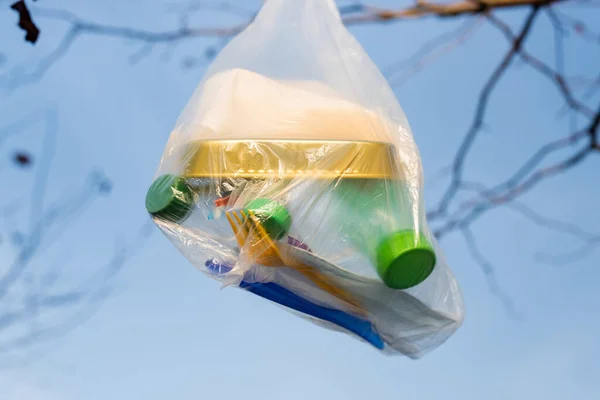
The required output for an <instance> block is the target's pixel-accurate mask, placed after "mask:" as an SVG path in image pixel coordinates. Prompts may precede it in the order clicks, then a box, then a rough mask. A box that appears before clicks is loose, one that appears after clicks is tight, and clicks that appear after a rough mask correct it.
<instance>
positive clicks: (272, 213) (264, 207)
mask: <svg viewBox="0 0 600 400" xmlns="http://www.w3.org/2000/svg"><path fill="white" fill-rule="evenodd" d="M245 208H246V211H252V213H253V214H254V215H256V216H257V217H258V219H259V220H260V221H261V223H262V226H263V227H264V228H265V230H266V231H267V233H268V235H269V236H270V237H271V238H272V239H274V240H279V239H281V238H283V237H284V236H285V235H286V234H287V233H288V231H289V230H290V226H291V225H292V217H291V215H290V213H289V211H288V210H287V209H286V208H285V206H284V205H283V204H281V203H280V202H278V201H276V200H271V199H268V198H264V197H259V198H257V199H254V200H252V201H251V202H250V203H249V204H248V205H247V206H246V207H245Z"/></svg>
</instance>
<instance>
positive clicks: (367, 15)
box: [345, 0, 561, 24]
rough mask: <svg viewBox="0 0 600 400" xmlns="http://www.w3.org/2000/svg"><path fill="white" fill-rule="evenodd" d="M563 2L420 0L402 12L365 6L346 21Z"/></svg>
mask: <svg viewBox="0 0 600 400" xmlns="http://www.w3.org/2000/svg"><path fill="white" fill-rule="evenodd" d="M560 1H561V0H478V1H473V0H462V1H461V0H459V1H455V2H452V3H446V4H438V3H430V2H428V1H425V0H418V1H416V4H415V5H414V6H410V7H407V8H403V9H400V10H386V9H380V8H376V7H369V6H364V7H362V8H360V9H359V14H358V15H353V16H349V17H347V18H346V19H345V21H346V22H347V23H349V24H354V23H366V22H385V21H393V20H401V19H409V18H422V17H427V16H436V17H456V16H462V15H472V14H479V13H486V12H488V11H489V10H492V9H505V8H519V7H532V6H534V7H541V6H548V5H550V4H554V3H558V2H560Z"/></svg>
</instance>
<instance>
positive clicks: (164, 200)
mask: <svg viewBox="0 0 600 400" xmlns="http://www.w3.org/2000/svg"><path fill="white" fill-rule="evenodd" d="M193 207H194V197H193V196H192V192H191V190H190V188H189V187H188V185H187V183H186V182H185V179H184V178H182V177H180V176H176V175H170V174H166V175H162V176H159V177H158V178H156V180H155V181H154V182H153V183H152V185H150V188H149V189H148V193H147V194H146V209H147V210H148V212H149V213H150V214H152V215H153V216H155V217H158V218H161V219H165V220H168V221H172V222H176V223H181V222H183V221H185V219H186V218H187V217H188V216H189V215H190V213H191V212H192V209H193Z"/></svg>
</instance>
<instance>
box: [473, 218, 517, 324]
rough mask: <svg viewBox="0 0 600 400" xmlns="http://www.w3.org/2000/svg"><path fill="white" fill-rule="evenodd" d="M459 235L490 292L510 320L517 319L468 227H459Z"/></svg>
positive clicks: (491, 266) (493, 271)
mask: <svg viewBox="0 0 600 400" xmlns="http://www.w3.org/2000/svg"><path fill="white" fill-rule="evenodd" d="M461 233H462V235H463V238H464V239H465V242H466V244H467V249H468V250H469V253H470V254H471V257H473V259H474V260H475V261H476V262H477V263H478V264H479V267H480V268H481V271H482V272H483V274H484V276H485V279H486V281H487V284H488V287H489V289H490V292H491V293H492V294H493V295H494V296H495V297H497V298H498V299H499V300H500V301H501V302H502V304H503V306H504V308H505V310H506V312H507V314H508V316H509V317H512V318H517V319H518V318H519V313H518V312H517V310H516V309H515V306H514V304H513V301H512V299H511V298H510V296H509V295H508V294H506V293H505V292H504V291H503V290H502V288H501V287H500V285H499V284H498V278H497V277H496V270H495V268H494V266H493V265H492V263H491V262H490V261H489V260H488V259H487V258H486V257H485V256H484V255H483V253H482V252H481V250H480V249H479V246H478V245H477V241H476V239H475V236H474V235H473V233H472V232H471V229H470V228H469V227H466V226H463V227H461Z"/></svg>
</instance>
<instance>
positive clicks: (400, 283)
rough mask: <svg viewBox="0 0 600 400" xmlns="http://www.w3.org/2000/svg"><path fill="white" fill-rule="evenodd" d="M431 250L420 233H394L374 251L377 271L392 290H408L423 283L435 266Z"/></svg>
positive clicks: (408, 231) (409, 231) (433, 254)
mask: <svg viewBox="0 0 600 400" xmlns="http://www.w3.org/2000/svg"><path fill="white" fill-rule="evenodd" d="M435 263H436V256H435V251H434V250H433V248H432V247H431V245H430V244H429V242H428V241H427V239H426V238H425V236H424V235H423V234H421V235H419V237H417V235H416V232H415V231H413V230H407V231H401V232H397V233H395V234H393V235H391V236H390V237H388V238H386V239H385V240H384V241H383V242H382V243H381V244H380V245H379V247H378V248H377V272H378V273H379V276H380V277H381V279H382V280H383V282H384V283H385V284H386V286H388V287H390V288H392V289H408V288H411V287H413V286H416V285H418V284H420V283H421V282H423V281H424V280H425V279H427V277H428V276H429V275H430V274H431V272H433V268H434V267H435Z"/></svg>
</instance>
